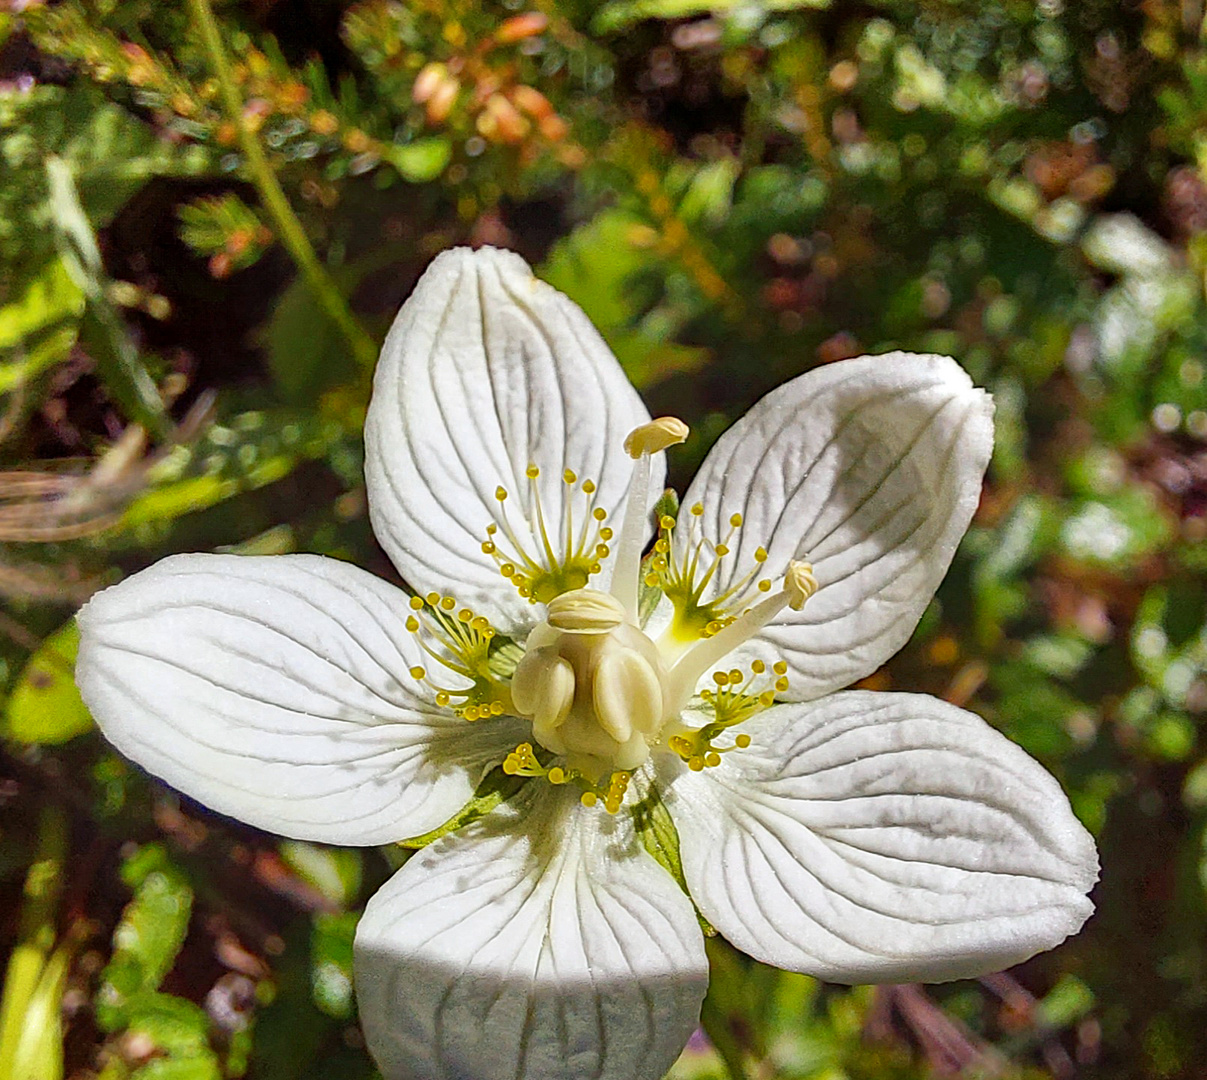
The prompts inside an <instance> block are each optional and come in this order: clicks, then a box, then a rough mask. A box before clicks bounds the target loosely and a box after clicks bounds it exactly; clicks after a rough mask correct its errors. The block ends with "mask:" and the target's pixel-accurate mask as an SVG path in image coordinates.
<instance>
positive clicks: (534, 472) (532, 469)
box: [524, 465, 541, 480]
mask: <svg viewBox="0 0 1207 1080" xmlns="http://www.w3.org/2000/svg"><path fill="white" fill-rule="evenodd" d="M524 475H525V476H527V477H528V479H529V480H535V479H536V478H537V477H538V476H540V475H541V470H540V469H538V468H537V467H536V466H535V465H529V466H528V468H526V469H525V470H524Z"/></svg>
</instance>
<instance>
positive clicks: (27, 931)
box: [0, 804, 67, 1080]
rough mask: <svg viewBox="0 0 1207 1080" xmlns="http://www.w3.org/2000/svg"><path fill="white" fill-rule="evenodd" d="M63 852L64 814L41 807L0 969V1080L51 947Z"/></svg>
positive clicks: (20, 1037)
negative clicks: (12, 935)
mask: <svg viewBox="0 0 1207 1080" xmlns="http://www.w3.org/2000/svg"><path fill="white" fill-rule="evenodd" d="M66 857H67V817H66V815H65V814H64V813H63V809H62V807H60V806H56V805H54V804H49V805H47V806H46V807H44V808H43V810H42V818H41V821H40V823H39V826H38V850H37V853H36V854H35V856H34V861H33V862H32V863H31V864H30V867H29V872H28V873H27V874H26V877H25V892H24V897H23V904H22V908H21V919H20V923H19V925H18V930H17V944H16V946H15V947H14V949H13V951H12V955H11V956H10V957H9V961H8V968H7V970H6V971H5V973H4V992H3V996H0V1080H9V1078H10V1077H12V1076H14V1075H16V1074H15V1073H14V1069H15V1068H16V1066H17V1065H18V1064H19V1059H20V1058H21V1057H22V1056H23V1054H22V1053H21V1051H22V1045H23V1044H28V1042H29V1038H30V1036H29V1033H28V1032H27V1031H26V1025H27V1024H28V1023H30V1007H31V1003H32V1001H33V998H34V997H35V994H36V992H37V990H38V986H39V983H40V982H41V981H42V977H43V974H44V972H45V969H46V966H47V957H48V956H49V955H50V951H51V949H52V948H53V947H54V940H55V921H56V918H57V915H58V906H59V894H60V892H61V891H62V888H63V864H64V861H65V860H66Z"/></svg>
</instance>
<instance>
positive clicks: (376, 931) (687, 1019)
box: [356, 786, 708, 1080]
mask: <svg viewBox="0 0 1207 1080" xmlns="http://www.w3.org/2000/svg"><path fill="white" fill-rule="evenodd" d="M521 798H522V799H523V798H525V796H521ZM707 981H708V965H707V961H706V959H705V956H704V941H703V937H702V935H701V933H700V928H699V924H698V923H697V921H696V916H695V913H694V911H693V910H692V906H691V903H690V902H689V901H688V899H687V897H686V896H684V895H683V893H682V891H681V890H680V889H679V887H678V886H677V885H675V884H674V882H673V881H672V879H671V877H670V875H668V874H667V873H666V872H665V871H664V870H663V869H662V868H661V867H660V866H659V865H658V864H657V863H656V862H654V860H653V859H652V858H651V857H650V856H649V855H648V854H647V853H646V851H645V850H644V849H643V848H642V847H641V845H640V844H639V843H638V842H637V840H636V838H635V836H634V833H633V829H632V825H631V822H630V820H629V818H628V817H627V816H619V815H618V816H616V817H609V816H608V815H607V814H606V813H604V812H603V811H602V810H601V809H600V808H598V807H596V808H592V809H587V808H585V807H583V806H581V805H580V804H579V803H578V800H577V799H576V798H575V797H574V792H568V791H566V789H551V788H549V787H547V786H546V787H545V789H544V791H543V792H540V793H539V794H538V795H536V796H535V797H531V798H528V799H527V802H526V805H524V806H522V807H521V808H520V809H518V810H512V809H510V808H506V809H504V810H501V811H498V812H496V813H494V814H491V815H489V816H487V817H486V818H483V819H482V820H481V821H479V822H477V823H475V824H474V825H471V826H469V827H468V828H466V829H464V830H462V831H461V832H459V833H456V834H454V835H452V836H449V837H447V838H446V839H444V840H441V841H439V842H438V843H436V844H434V845H432V846H431V847H429V848H425V849H424V850H423V851H422V852H420V853H419V854H417V855H415V856H414V857H413V858H412V859H411V860H410V862H408V863H407V864H406V865H405V866H404V867H403V868H402V869H401V870H400V871H399V872H398V873H397V874H396V875H395V876H394V878H393V879H392V880H391V881H389V882H388V883H387V884H386V885H385V887H384V888H383V889H382V890H381V891H380V892H379V893H378V894H377V895H376V896H375V897H373V899H372V900H370V901H369V906H368V908H367V909H366V911H365V914H364V917H363V918H362V919H361V921H360V926H359V927H358V929H357V933H356V995H357V1000H358V1002H359V1005H360V1017H361V1022H362V1024H363V1025H364V1028H365V1035H366V1037H367V1039H368V1043H369V1048H370V1050H372V1052H373V1055H374V1057H375V1058H376V1059H377V1063H378V1065H379V1067H380V1068H381V1070H382V1072H383V1074H384V1075H385V1076H386V1078H387V1080H419V1078H422V1080H436V1078H440V1080H467V1078H471V1077H472V1078H473V1080H519V1078H522V1080H553V1078H559V1080H560V1078H564V1080H580V1078H582V1080H658V1078H660V1077H661V1076H662V1075H663V1074H664V1073H665V1072H666V1070H667V1069H668V1068H670V1066H671V1063H672V1062H673V1061H674V1060H675V1058H676V1057H677V1056H678V1054H679V1051H680V1050H682V1049H683V1046H684V1044H685V1043H686V1042H687V1039H688V1037H689V1036H690V1035H691V1033H692V1031H693V1029H694V1028H695V1026H696V1024H697V1022H698V1019H699V1015H700V1002H701V1000H702V999H703V996H704V990H705V987H706V985H707Z"/></svg>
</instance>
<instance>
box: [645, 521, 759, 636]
mask: <svg viewBox="0 0 1207 1080" xmlns="http://www.w3.org/2000/svg"><path fill="white" fill-rule="evenodd" d="M688 514H689V515H690V517H689V518H688V524H687V526H686V528H687V530H688V533H687V539H686V542H685V543H682V544H678V545H676V544H675V542H674V540H675V529H676V527H677V523H676V521H675V520H674V518H670V517H664V518H663V519H662V520H661V521H660V522H659V529H660V532H661V535H660V536H659V537H658V539H657V540H656V541H655V543H654V557H653V558H652V559H651V560H650V572H649V573H648V574H647V575H646V578H645V582H646V584H647V585H649V586H651V587H654V586H657V587H659V588H661V589H662V591H663V592H664V593H665V594H666V596H667V599H669V600H670V601H671V603H672V604H674V606H675V618H674V620H673V622H672V624H671V626H670V627H669V628H668V630H667V634H666V636H665V638H664V644H665V645H667V646H672V645H676V644H677V645H679V646H682V645H683V644H684V643H685V642H691V641H695V640H697V639H699V638H701V637H712V635H713V634H716V633H717V632H718V631H720V630H721V629H722V628H724V627H725V626H728V625H729V624H730V623H731V622H733V621H734V619H735V618H736V617H737V614H740V613H741V611H742V609H743V608H744V607H745V606H746V602H747V601H748V600H750V599H753V598H754V595H753V594H754V592H755V590H757V592H761V593H767V592H770V591H771V581H770V580H769V579H767V578H763V579H761V580H758V581H756V578H757V576H758V575H759V574H760V573H761V572H762V568H763V564H764V563H765V562H766V561H767V549H766V548H764V547H758V548H756V549H755V552H754V565H753V566H751V567H750V569H749V570H747V571H746V573H745V574H743V575H742V576H741V577H739V578H738V579H737V580H736V581H734V582H733V583H732V584H731V585H730V586H729V587H728V588H727V589H725V590H724V591H722V592H718V593H717V594H716V595H714V596H712V597H710V598H709V599H708V600H707V601H705V600H704V593H705V592H706V590H707V589H708V586H709V585H710V584H711V583H712V581H713V578H714V577H715V576H716V575H717V573H718V572H719V571H720V569H721V566H722V563H723V561H724V559H725V558H726V557H727V556H728V555H730V554H731V553H732V551H733V548H732V546H731V545H732V541H733V538H734V535H735V534H736V533H737V532H738V531H739V530H740V529H741V528H742V525H743V518H742V515H741V514H737V513H735V514H731V515H730V518H729V531H728V532H727V533H726V534H725V536H724V538H723V539H722V540H720V541H718V542H717V543H715V544H714V543H713V542H712V541H711V540H709V539H708V537H706V536H703V535H702V531H701V528H700V519H701V518H702V517H703V515H704V507H703V506H702V505H701V504H700V503H696V504H695V505H694V506H692V507H691V508H690V510H689V511H688ZM681 520H682V519H681ZM702 562H706V566H707V568H706V569H705V570H704V572H703V573H700V565H701V563H702Z"/></svg>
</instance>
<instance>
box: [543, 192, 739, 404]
mask: <svg viewBox="0 0 1207 1080" xmlns="http://www.w3.org/2000/svg"><path fill="white" fill-rule="evenodd" d="M718 176H720V179H721V181H723V180H724V176H723V175H721V174H720V173H718ZM713 179H714V181H715V180H716V179H717V178H716V177H714V178H713ZM704 187H705V188H707V187H708V185H707V184H706V185H704ZM699 201H702V202H706V201H707V200H706V198H705V196H704V195H703V194H701V195H700V197H699ZM704 209H705V208H704V207H702V208H701V210H700V212H701V213H703V212H704ZM643 228H644V223H643V222H642V220H641V219H640V218H639V217H638V216H637V215H635V214H632V213H630V212H628V211H626V210H619V209H608V210H604V211H603V212H601V213H599V214H597V215H596V216H595V217H594V218H592V220H591V221H589V222H587V224H585V225H583V226H581V227H580V228H578V229H575V230H574V232H573V233H571V234H570V235H569V236H568V237H566V238H565V239H563V240H560V241H559V242H558V243H556V244H555V245H554V246H553V250H552V251H551V252H550V253H549V258H548V259H547V260H546V261H545V263H544V264H543V265H542V266H541V268H540V276H541V277H542V278H544V280H545V281H547V282H548V283H549V284H550V285H552V286H553V287H554V288H556V289H559V290H560V291H562V292H564V293H565V294H566V295H567V296H569V297H570V299H572V300H573V301H574V302H575V303H576V304H578V306H579V307H581V308H582V309H583V310H584V311H585V312H586V313H587V316H588V317H589V318H590V319H591V322H592V323H594V325H595V326H596V328H597V329H598V330H599V332H600V333H601V334H603V336H604V338H605V339H606V340H607V342H608V344H609V345H610V346H611V348H612V351H613V352H614V353H615V354H616V358H617V359H618V360H619V361H620V363H621V365H622V366H623V367H624V369H625V372H626V373H627V374H628V376H629V378H630V379H631V380H632V382H633V383H634V385H636V386H637V387H645V386H649V385H651V384H652V383H654V382H656V381H658V380H659V379H662V378H665V377H666V376H667V375H670V374H672V373H674V372H680V373H690V372H693V371H697V370H699V369H700V368H701V367H703V366H704V363H705V362H706V361H707V360H708V357H709V350H707V349H704V348H699V347H695V346H690V345H681V344H679V343H678V342H676V341H672V340H670V334H671V333H672V332H674V331H676V330H677V329H678V327H679V325H680V323H681V319H679V318H678V316H674V317H672V316H671V313H670V312H663V311H661V309H660V310H659V316H660V317H658V318H647V317H645V316H646V315H647V312H646V310H645V307H644V305H642V304H641V303H639V302H638V298H637V294H636V291H635V283H636V281H637V278H638V276H639V275H640V274H641V272H642V271H643V270H646V269H647V267H648V266H649V261H650V259H651V256H650V254H649V252H647V251H646V250H644V249H642V248H640V247H639V246H637V245H635V244H634V243H633V240H632V238H633V235H634V232H635V230H640V229H643ZM603 251H606V252H607V253H608V254H607V258H600V252H603Z"/></svg>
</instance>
